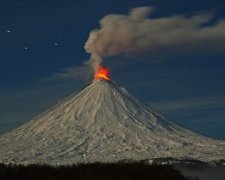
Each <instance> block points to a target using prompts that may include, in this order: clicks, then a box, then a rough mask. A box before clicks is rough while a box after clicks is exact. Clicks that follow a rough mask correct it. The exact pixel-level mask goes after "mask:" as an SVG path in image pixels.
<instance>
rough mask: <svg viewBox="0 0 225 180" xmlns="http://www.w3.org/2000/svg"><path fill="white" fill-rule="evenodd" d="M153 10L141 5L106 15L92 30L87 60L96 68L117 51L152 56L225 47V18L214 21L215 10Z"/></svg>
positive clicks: (130, 54) (125, 53)
mask: <svg viewBox="0 0 225 180" xmlns="http://www.w3.org/2000/svg"><path fill="white" fill-rule="evenodd" d="M154 10H155V8H154V7H138V8H134V9H131V10H130V12H129V13H128V15H121V14H109V15H106V16H105V17H103V18H102V19H101V20H100V27H99V28H98V29H95V30H93V31H91V32H90V35H89V38H88V40H87V42H86V43H85V47H84V48H85V50H86V51H87V52H88V53H90V54H91V58H90V60H89V61H88V62H87V63H88V64H89V65H91V66H92V67H94V69H96V67H97V66H99V64H101V63H102V59H103V58H104V57H110V56H116V55H125V56H134V55H135V56H139V55H145V56H149V57H151V56H152V55H154V56H155V55H157V54H166V55H171V54H176V53H183V52H200V53H201V52H208V51H222V50H224V49H225V48H224V47H225V31H224V29H225V20H224V19H221V20H219V21H218V22H217V23H214V24H212V23H210V22H211V20H212V17H213V16H212V14H200V15H193V16H185V15H172V16H169V17H158V18H152V17H151V14H152V13H153V11H154ZM148 61H155V59H154V60H153V58H149V59H148Z"/></svg>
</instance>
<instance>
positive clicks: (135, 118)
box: [0, 80, 225, 165]
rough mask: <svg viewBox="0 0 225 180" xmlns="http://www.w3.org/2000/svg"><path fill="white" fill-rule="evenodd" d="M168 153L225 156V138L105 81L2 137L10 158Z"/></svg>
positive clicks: (3, 156)
mask: <svg viewBox="0 0 225 180" xmlns="http://www.w3.org/2000/svg"><path fill="white" fill-rule="evenodd" d="M164 157H173V158H193V159H196V160H201V161H206V162H207V161H212V160H220V159H225V142H224V141H219V140H214V139H210V138H207V137H204V136H202V135H199V134H196V133H194V132H191V131H189V130H187V129H184V128H182V127H180V126H178V125H176V124H175V123H173V122H172V121H169V120H167V119H165V118H164V117H163V116H162V115H161V114H160V113H158V112H157V111H155V110H154V109H152V108H151V107H149V106H145V105H143V104H141V103H140V102H139V101H138V100H136V99H135V98H134V97H132V96H131V95H130V94H129V93H128V92H127V91H126V90H125V89H124V88H123V87H120V86H118V85H117V84H116V83H114V82H108V81H105V80H95V81H94V82H93V83H91V84H90V85H89V86H87V87H86V88H84V89H83V90H82V91H79V92H76V93H74V94H72V95H71V96H69V97H67V98H66V99H64V100H63V101H62V102H59V103H58V104H57V105H56V106H54V107H52V108H51V109H49V110H48V111H46V112H44V113H42V114H41V115H39V116H38V117H36V118H35V119H33V120H32V121H30V122H28V123H26V124H25V125H23V126H22V127H20V128H18V129H16V130H14V131H12V132H9V133H8V134H5V135H3V136H1V137H0V162H4V163H10V162H11V163H22V164H30V163H44V164H53V165H55V164H75V163H85V162H95V161H98V162H115V161H119V160H124V159H126V160H143V159H152V158H164Z"/></svg>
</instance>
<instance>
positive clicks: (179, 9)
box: [0, 0, 225, 140]
mask: <svg viewBox="0 0 225 180" xmlns="http://www.w3.org/2000/svg"><path fill="white" fill-rule="evenodd" d="M142 6H150V7H155V10H154V12H152V13H151V14H150V15H149V16H150V17H151V18H152V19H155V20H157V19H159V18H162V17H163V18H171V17H174V16H175V15H180V16H182V17H185V18H191V17H193V16H197V15H199V14H208V15H209V16H210V18H209V20H207V21H206V22H204V23H202V24H201V25H200V29H204V28H205V29H207V27H216V32H218V33H213V32H212V33H206V35H205V36H204V37H203V38H202V37H201V43H199V44H197V45H196V44H195V42H194V43H193V42H191V41H192V39H189V40H190V42H189V46H188V48H187V49H188V50H186V49H185V48H183V49H182V50H180V49H179V44H178V45H177V46H176V47H175V45H174V46H172V45H170V46H169V48H168V49H167V51H165V49H163V48H155V49H154V48H153V50H152V49H149V52H152V53H146V51H144V52H143V53H139V54H135V55H123V54H119V55H115V56H114V55H113V56H110V57H105V58H104V64H105V65H106V66H107V67H108V68H109V69H110V71H111V77H112V79H113V80H114V81H116V82H117V83H118V84H120V85H122V86H124V87H125V88H126V89H127V90H128V91H129V92H131V94H133V95H134V96H135V97H136V98H138V99H139V100H140V101H141V102H143V103H145V104H149V105H150V106H152V107H153V108H155V109H157V110H158V111H160V112H161V113H162V114H164V115H165V116H166V117H167V118H168V119H170V120H172V121H174V122H176V123H178V124H179V125H181V126H183V127H186V128H189V129H191V130H193V131H196V132H198V133H201V134H203V135H206V136H209V137H213V138H218V139H223V140H225V33H223V31H225V29H223V27H225V2H224V0H198V1H196V0H170V1H167V0H141V1H140V0H132V1H131V0H108V1H103V0H98V1H97V0H82V1H81V0H67V1H63V0H54V1H51V0H36V1H35V0H27V1H26V0H24V1H17V0H1V1H0V62H1V66H0V134H3V133H5V132H7V131H9V130H12V129H14V128H16V127H18V126H20V125H22V124H24V123H25V122H27V121H29V120H30V119H32V118H33V117H35V116H36V115H38V114H39V113H41V112H43V111H44V110H46V109H47V108H49V107H51V106H52V105H54V104H55V103H56V102H58V101H59V100H60V99H62V98H64V97H66V96H68V95H69V94H70V93H72V92H73V91H77V90H79V89H81V88H82V87H84V86H85V85H86V84H88V83H90V81H91V77H90V72H87V71H85V68H83V67H84V66H85V65H84V62H85V61H87V60H88V59H89V57H90V54H88V53H87V52H86V51H85V49H84V45H85V42H86V41H87V40H88V37H89V33H90V32H91V31H92V30H93V29H96V28H99V27H100V25H99V21H100V20H101V19H102V18H103V17H105V16H107V15H109V14H120V15H128V13H129V11H130V9H132V8H136V7H142ZM150 17H147V18H150ZM181 21H182V19H181ZM218 24H219V25H218ZM160 27H161V28H162V26H160ZM153 28H154V27H153ZM172 28H173V29H176V28H179V27H177V26H176V25H174V26H173V27H172ZM168 31H169V29H168ZM196 33H197V32H196ZM193 35H195V34H193ZM208 35H210V37H208ZM152 36H154V35H152ZM157 37H158V36H157ZM162 37H163V36H162ZM176 37H177V36H176ZM176 37H175V38H172V40H171V41H172V43H171V41H170V43H171V44H173V41H174V40H176ZM198 37H199V36H198ZM156 39H157V38H156ZM177 39H179V38H177ZM163 40H164V39H163V38H161V39H159V41H163ZM195 40H196V39H195ZM196 42H198V40H196ZM167 43H168V42H167ZM175 43H176V42H175V41H174V44H175ZM171 46H172V47H171ZM157 47H158V46H157ZM184 47H185V46H184ZM174 49H176V50H174ZM184 49H185V50H184Z"/></svg>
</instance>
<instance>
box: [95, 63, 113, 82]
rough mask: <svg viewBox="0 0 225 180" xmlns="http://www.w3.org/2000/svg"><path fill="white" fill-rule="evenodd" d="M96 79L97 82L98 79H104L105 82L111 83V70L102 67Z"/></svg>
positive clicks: (96, 74)
mask: <svg viewBox="0 0 225 180" xmlns="http://www.w3.org/2000/svg"><path fill="white" fill-rule="evenodd" d="M94 79H95V80H97V79H104V80H107V81H110V77H109V69H107V68H106V67H104V66H100V67H99V68H98V71H97V72H96V73H95V77H94Z"/></svg>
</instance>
